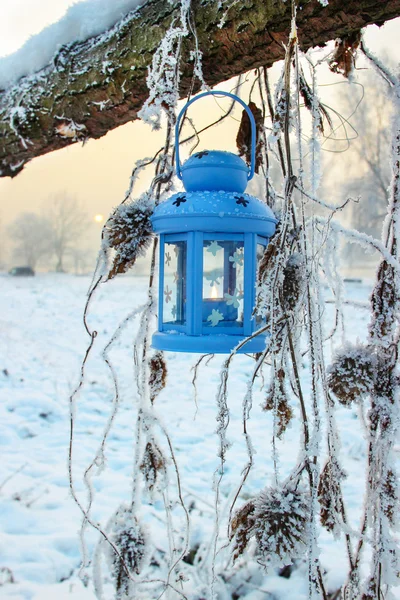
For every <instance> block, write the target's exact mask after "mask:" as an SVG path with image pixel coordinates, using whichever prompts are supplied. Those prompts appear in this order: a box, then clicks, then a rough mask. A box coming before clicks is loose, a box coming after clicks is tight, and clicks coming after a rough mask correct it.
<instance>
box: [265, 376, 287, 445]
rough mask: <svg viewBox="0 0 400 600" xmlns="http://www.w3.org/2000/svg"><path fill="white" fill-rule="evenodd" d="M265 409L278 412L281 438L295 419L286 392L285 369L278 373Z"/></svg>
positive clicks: (268, 395) (279, 435)
mask: <svg viewBox="0 0 400 600" xmlns="http://www.w3.org/2000/svg"><path fill="white" fill-rule="evenodd" d="M263 408H264V410H272V411H273V410H275V411H276V418H277V421H278V426H279V427H278V431H277V436H278V437H279V438H280V437H281V436H282V434H283V433H284V432H285V431H286V428H287V426H288V425H289V423H290V421H291V420H292V417H293V410H292V408H291V407H290V405H289V402H288V397H287V394H286V390H285V371H284V370H283V369H279V370H278V371H277V373H276V375H275V377H274V379H273V381H272V383H271V387H270V388H269V391H268V393H267V398H266V400H265V404H264V406H263Z"/></svg>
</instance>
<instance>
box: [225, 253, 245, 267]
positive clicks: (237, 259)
mask: <svg viewBox="0 0 400 600" xmlns="http://www.w3.org/2000/svg"><path fill="white" fill-rule="evenodd" d="M243 261H244V256H243V252H242V251H241V249H238V250H235V252H234V253H233V256H230V257H229V262H231V263H233V265H232V266H233V268H234V269H236V267H237V266H239V267H241V266H242V265H243Z"/></svg>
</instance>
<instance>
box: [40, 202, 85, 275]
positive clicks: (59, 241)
mask: <svg viewBox="0 0 400 600" xmlns="http://www.w3.org/2000/svg"><path fill="white" fill-rule="evenodd" d="M45 211H46V212H45V215H46V219H47V221H48V223H49V227H50V243H51V249H52V252H53V253H54V254H55V257H56V271H57V272H63V271H64V259H65V256H66V254H67V253H68V252H70V251H71V250H73V249H74V247H75V246H76V245H77V244H78V245H79V243H78V242H79V238H80V236H81V235H82V233H83V232H84V230H85V228H86V227H87V217H86V215H85V213H84V212H83V211H82V209H81V208H80V206H79V203H78V202H77V201H76V200H75V199H74V198H72V197H71V196H68V195H67V194H65V193H62V194H59V195H58V196H55V197H54V198H51V199H50V200H49V201H48V202H47V204H46V208H45Z"/></svg>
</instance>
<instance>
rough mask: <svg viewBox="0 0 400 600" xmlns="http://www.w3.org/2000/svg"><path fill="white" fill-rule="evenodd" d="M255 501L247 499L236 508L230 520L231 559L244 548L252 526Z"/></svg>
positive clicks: (248, 539)
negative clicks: (232, 542)
mask: <svg viewBox="0 0 400 600" xmlns="http://www.w3.org/2000/svg"><path fill="white" fill-rule="evenodd" d="M254 511H255V501H254V500H249V501H248V502H246V504H244V505H243V506H242V507H241V508H240V509H239V510H237V511H236V512H235V514H234V516H233V518H232V521H231V535H230V539H231V540H232V539H234V545H233V551H232V553H233V560H234V561H235V560H236V559H237V558H239V556H241V555H242V554H243V552H244V551H245V550H246V548H247V546H248V544H249V542H250V539H251V537H252V535H253V534H254V532H253V527H254Z"/></svg>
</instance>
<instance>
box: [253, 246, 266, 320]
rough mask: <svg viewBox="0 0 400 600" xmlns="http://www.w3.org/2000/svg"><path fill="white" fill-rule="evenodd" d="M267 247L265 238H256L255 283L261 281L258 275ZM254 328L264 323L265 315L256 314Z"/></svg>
mask: <svg viewBox="0 0 400 600" xmlns="http://www.w3.org/2000/svg"><path fill="white" fill-rule="evenodd" d="M266 248H267V240H266V239H264V238H258V240H257V283H258V284H259V283H260V281H261V276H260V267H261V268H262V260H263V258H264V255H265V251H266ZM255 322H256V329H258V328H259V327H261V326H262V325H264V324H265V323H266V320H265V317H263V316H262V315H260V314H256V317H255Z"/></svg>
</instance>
